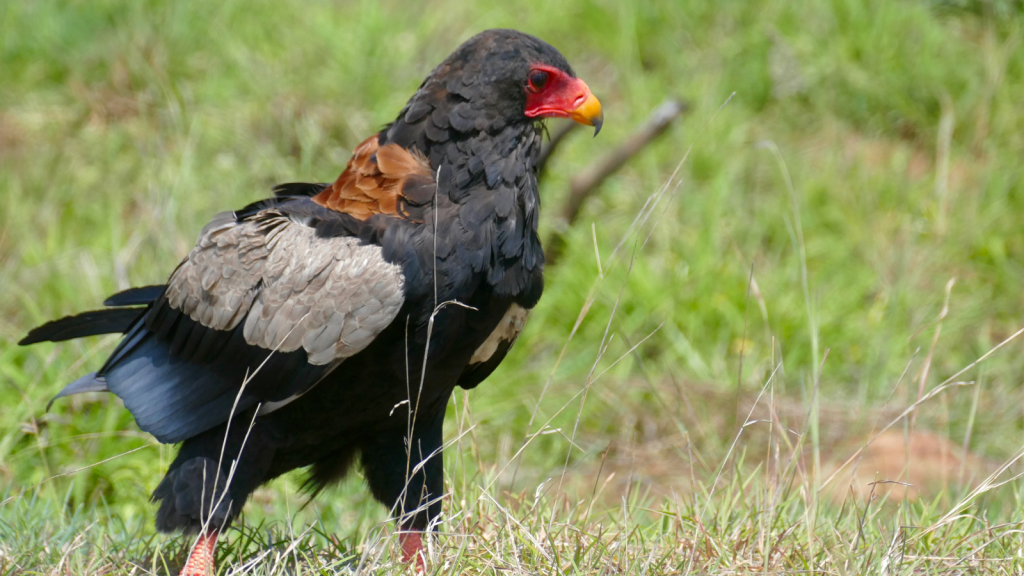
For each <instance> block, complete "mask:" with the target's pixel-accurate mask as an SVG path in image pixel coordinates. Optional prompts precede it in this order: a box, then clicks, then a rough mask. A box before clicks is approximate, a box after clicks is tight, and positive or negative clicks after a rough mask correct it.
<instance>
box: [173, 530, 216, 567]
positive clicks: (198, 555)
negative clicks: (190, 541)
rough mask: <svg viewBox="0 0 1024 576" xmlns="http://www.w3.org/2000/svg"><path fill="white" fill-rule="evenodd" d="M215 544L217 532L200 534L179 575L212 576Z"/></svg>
mask: <svg viewBox="0 0 1024 576" xmlns="http://www.w3.org/2000/svg"><path fill="white" fill-rule="evenodd" d="M216 546H217V533H216V532H210V533H209V534H200V535H199V538H198V539H197V540H196V544H195V546H194V547H193V548H192V552H191V553H190V554H189V555H188V561H187V562H185V567H184V568H182V569H181V576H213V573H214V568H213V551H214V549H215V548H216Z"/></svg>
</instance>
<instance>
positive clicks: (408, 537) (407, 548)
mask: <svg viewBox="0 0 1024 576" xmlns="http://www.w3.org/2000/svg"><path fill="white" fill-rule="evenodd" d="M398 543H399V544H401V545H402V562H405V563H406V564H411V565H412V566H413V567H415V569H416V571H417V572H423V571H424V570H426V561H425V559H424V558H425V556H426V551H425V550H424V549H423V532H420V531H418V530H416V531H412V532H402V533H401V534H399V535H398Z"/></svg>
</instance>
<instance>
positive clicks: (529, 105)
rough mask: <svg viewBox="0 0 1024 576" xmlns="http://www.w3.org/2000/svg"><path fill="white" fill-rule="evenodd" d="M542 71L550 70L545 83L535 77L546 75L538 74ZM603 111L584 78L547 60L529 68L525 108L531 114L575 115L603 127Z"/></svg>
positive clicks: (548, 115)
mask: <svg viewBox="0 0 1024 576" xmlns="http://www.w3.org/2000/svg"><path fill="white" fill-rule="evenodd" d="M539 73H544V74H547V81H546V82H543V85H536V84H535V83H534V80H535V79H537V78H543V76H538V74H539ZM595 103H596V110H595V107H594V104H595ZM595 112H596V115H595ZM600 112H601V109H600V104H599V103H597V99H596V98H594V96H593V94H591V92H590V88H589V87H588V86H587V83H586V82H584V81H583V80H580V79H579V78H573V77H572V76H569V75H568V74H566V73H565V72H562V71H561V70H559V69H558V68H554V67H552V66H547V65H545V64H534V65H533V66H532V67H531V68H530V75H529V76H528V81H527V85H526V110H525V111H524V114H525V115H526V116H527V117H528V118H572V119H573V120H575V121H577V122H580V123H583V124H587V125H590V126H595V127H596V128H597V129H598V130H600V129H601V121H602V117H601V115H600Z"/></svg>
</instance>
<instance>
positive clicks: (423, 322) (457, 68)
mask: <svg viewBox="0 0 1024 576" xmlns="http://www.w3.org/2000/svg"><path fill="white" fill-rule="evenodd" d="M549 117H565V118H572V119H573V120H576V121H577V122H580V123H583V124H587V125H591V126H594V127H595V134H596V131H597V130H600V128H601V122H602V113H601V105H600V103H599V102H598V100H597V99H596V98H595V97H594V96H593V95H592V94H591V92H590V89H589V88H588V87H587V85H586V84H585V83H584V82H583V81H582V80H580V79H578V78H577V77H576V75H575V74H574V73H573V70H572V68H571V67H570V66H569V63H568V62H567V61H566V59H565V58H564V57H563V56H562V55H561V54H560V53H559V52H558V51H557V50H556V49H554V48H553V47H551V46H550V45H549V44H547V43H545V42H543V41H541V40H539V39H537V38H534V37H532V36H529V35H526V34H523V33H521V32H516V31H513V30H489V31H486V32H483V33H481V34H479V35H477V36H475V37H473V38H471V39H470V40H468V41H467V42H465V43H464V44H463V45H462V46H460V47H459V48H458V49H457V50H456V51H455V52H454V53H452V54H451V56H449V57H448V58H447V59H445V61H444V62H442V63H441V64H440V65H439V66H438V67H437V68H435V69H434V71H433V72H431V73H430V75H429V76H427V78H426V80H424V82H423V84H421V85H420V87H419V89H418V90H417V91H416V93H415V94H414V95H413V96H412V98H411V99H410V100H409V102H408V103H407V104H406V105H405V107H404V108H403V109H402V111H401V112H400V113H399V114H398V117H397V118H396V119H395V120H394V121H393V122H391V123H390V124H388V125H387V126H386V127H385V128H384V129H383V130H381V131H380V132H378V133H377V134H374V135H372V136H370V137H369V138H367V139H366V140H365V141H364V142H363V143H362V144H360V145H359V147H358V148H356V150H355V153H354V154H353V156H352V159H351V160H350V161H349V163H348V165H347V166H346V167H345V170H344V171H343V172H342V173H341V175H340V176H339V177H338V179H337V180H335V181H334V182H333V183H330V184H284V185H280V186H278V187H277V188H275V189H274V197H273V198H269V199H265V200H261V201H259V202H256V203H254V204H251V205H249V206H246V207H245V208H242V209H241V210H237V211H234V212H224V213H221V214H218V215H217V216H215V217H214V218H213V220H212V221H211V222H210V223H209V224H207V225H206V226H205V227H204V228H203V229H202V231H201V232H200V234H199V240H198V241H197V243H196V246H195V248H193V249H192V251H191V252H190V253H189V255H188V256H187V257H186V258H185V259H184V260H183V261H182V262H181V263H180V264H179V265H178V267H177V268H176V269H175V270H174V272H173V273H172V274H171V276H170V278H169V279H168V280H167V283H166V284H164V285H161V286H146V287H141V288H132V289H130V290H126V291H124V292H121V293H118V294H115V295H113V296H111V297H110V298H109V299H107V301H106V302H104V304H105V305H106V306H107V307H108V308H107V309H105V310H98V311H93V312H86V313H84V314H80V315H78V316H72V317H67V318H63V319H60V320H56V321H53V322H50V323H48V324H45V325H43V326H40V327H39V328H36V329H34V330H32V331H31V332H30V333H29V334H28V336H26V337H25V339H23V340H22V341H21V344H23V345H25V344H33V343H36V342H43V341H51V342H57V341H62V340H68V339H72V338H80V337H83V336H92V335H96V334H107V333H117V332H123V333H124V338H123V339H122V340H121V342H120V344H119V345H118V346H117V348H116V349H115V350H114V352H113V353H112V354H111V355H110V357H109V358H108V359H107V361H106V363H104V364H103V366H102V367H101V368H100V369H99V370H98V371H96V372H94V373H91V374H88V375H86V376H83V377H82V378H80V379H78V380H76V381H75V382H72V383H71V384H69V385H68V386H67V387H66V388H64V390H63V391H61V392H60V394H58V395H57V398H59V397H61V396H67V395H69V394H76V393H79V392H87V391H110V392H113V393H114V394H116V395H117V396H118V397H120V398H121V399H122V400H123V401H124V404H125V407H127V408H128V410H129V411H131V413H132V415H133V416H134V417H135V421H136V422H137V423H138V426H139V427H140V428H141V429H142V430H144V431H146V432H148V433H150V434H152V435H153V436H155V437H156V438H157V440H159V441H160V442H163V443H181V447H180V450H179V452H178V455H177V457H176V458H175V459H174V461H173V462H172V463H171V465H170V467H169V469H168V471H167V474H166V476H164V478H163V480H162V481H161V482H160V484H159V485H158V486H157V488H156V490H155V491H154V492H153V500H154V501H155V502H158V503H159V510H158V511H157V516H156V526H157V528H158V529H159V530H161V531H165V532H170V531H177V530H182V531H185V532H186V533H191V534H197V535H198V538H197V544H196V546H195V548H194V549H193V551H192V554H191V555H190V557H189V560H188V562H187V564H186V567H185V569H184V571H183V574H206V573H209V572H211V571H212V563H213V550H214V545H215V542H216V537H217V534H218V533H219V532H221V531H222V530H224V529H225V527H226V526H228V524H229V523H230V522H231V521H232V519H234V518H235V516H236V515H237V514H238V513H239V512H240V511H241V509H242V506H243V504H244V503H245V501H246V499H247V498H248V497H249V495H250V494H251V493H252V492H253V490H255V489H256V488H257V487H258V486H260V485H261V484H263V483H265V482H267V481H269V480H271V479H273V478H276V477H277V476H280V475H281V474H284V473H285V472H288V471H290V470H293V469H296V468H303V467H306V468H308V471H309V484H310V486H311V487H312V488H313V489H314V490H318V489H320V488H322V487H324V486H326V485H328V484H329V483H331V482H334V481H337V480H339V479H341V478H342V477H343V476H344V475H345V474H346V472H347V471H348V470H349V469H350V467H351V466H352V465H353V463H355V461H356V460H359V462H360V463H361V465H362V468H363V470H364V472H365V476H366V480H367V483H368V484H369V487H370V490H371V491H372V492H373V495H374V497H375V498H377V499H378V500H379V501H380V502H382V503H383V504H384V505H385V506H388V507H391V508H392V510H393V511H394V514H395V515H396V517H397V518H398V521H399V527H400V530H401V538H400V539H401V543H402V549H403V556H404V558H405V560H406V561H409V560H411V559H412V558H413V557H416V558H419V560H418V563H419V565H420V566H422V556H421V555H420V551H421V549H422V537H421V535H422V533H423V532H424V531H425V530H429V529H430V528H432V527H434V526H436V522H435V519H437V518H438V515H439V514H440V512H441V498H442V496H443V493H444V486H443V472H442V461H441V445H442V423H443V420H444V413H445V407H446V405H447V403H448V398H449V396H450V395H451V393H452V390H453V389H454V388H455V387H456V386H461V387H462V388H467V389H468V388H473V387H475V386H477V385H478V384H479V383H480V382H481V381H483V380H484V379H485V378H486V377H487V376H488V375H489V374H490V373H491V372H492V371H493V370H494V369H495V367H496V366H497V365H498V364H499V363H500V362H501V361H502V359H503V358H504V357H505V355H506V353H507V352H508V350H509V347H510V346H511V345H512V343H513V342H514V341H515V339H516V336H517V335H518V334H519V331H520V330H521V329H522V327H523V324H524V322H525V321H526V317H527V315H528V313H529V310H530V309H531V308H532V307H533V306H534V305H535V304H536V303H537V300H538V299H539V298H540V295H541V291H542V289H543V270H544V253H543V252H542V250H541V244H540V240H539V239H538V237H537V220H538V210H539V198H538V194H537V158H538V154H539V152H540V148H541V135H542V131H543V126H542V122H541V121H542V119H543V118H549Z"/></svg>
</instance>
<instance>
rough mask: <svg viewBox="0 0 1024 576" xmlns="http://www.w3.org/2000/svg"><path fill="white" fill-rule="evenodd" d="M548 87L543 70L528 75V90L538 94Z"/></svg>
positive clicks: (546, 74) (546, 77) (545, 73)
mask: <svg viewBox="0 0 1024 576" xmlns="http://www.w3.org/2000/svg"><path fill="white" fill-rule="evenodd" d="M547 85H548V73H547V72H545V71H543V70H534V71H533V72H532V73H531V74H530V90H531V91H533V92H540V91H541V90H544V87H545V86H547Z"/></svg>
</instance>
